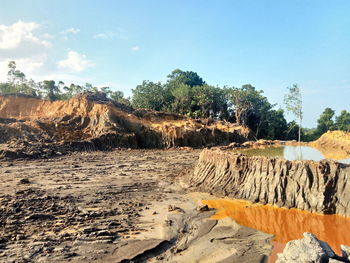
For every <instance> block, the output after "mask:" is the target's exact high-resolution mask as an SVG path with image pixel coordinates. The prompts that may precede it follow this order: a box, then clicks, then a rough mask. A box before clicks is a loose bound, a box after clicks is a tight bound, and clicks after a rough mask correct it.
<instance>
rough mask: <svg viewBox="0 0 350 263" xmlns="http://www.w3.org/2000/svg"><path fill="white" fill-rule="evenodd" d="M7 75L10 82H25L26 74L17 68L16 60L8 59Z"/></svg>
mask: <svg viewBox="0 0 350 263" xmlns="http://www.w3.org/2000/svg"><path fill="white" fill-rule="evenodd" d="M8 69H9V71H8V72H7V77H8V81H9V82H10V83H12V84H23V83H25V82H26V75H25V74H24V73H23V72H22V71H20V70H18V69H17V66H16V62H15V61H10V62H9V63H8Z"/></svg>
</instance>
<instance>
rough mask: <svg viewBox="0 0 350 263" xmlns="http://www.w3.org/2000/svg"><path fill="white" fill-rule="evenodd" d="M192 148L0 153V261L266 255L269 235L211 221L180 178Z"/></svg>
mask: <svg viewBox="0 0 350 263" xmlns="http://www.w3.org/2000/svg"><path fill="white" fill-rule="evenodd" d="M199 152H200V150H114V151H110V152H76V153H72V154H69V155H66V156H61V157H56V158H51V159H37V160H15V161H1V160H0V262H146V261H147V262H153V261H154V262H264V261H266V260H267V256H268V254H269V253H270V251H271V245H270V243H269V240H270V238H271V236H269V235H266V234H263V233H261V232H258V231H255V230H252V229H248V228H245V227H241V226H239V225H237V224H235V223H234V222H233V221H232V220H229V219H227V220H222V221H220V222H218V221H216V220H211V219H210V216H211V215H212V214H213V211H206V209H202V210H203V211H201V210H200V209H198V205H197V201H198V200H200V199H201V198H203V195H201V194H199V195H197V196H196V195H195V194H189V193H188V191H187V192H186V191H185V190H183V189H182V188H181V187H180V186H179V180H178V179H179V177H181V175H182V174H183V173H184V171H188V170H190V169H192V167H193V165H194V164H195V162H196V161H197V159H198V156H199ZM174 181H176V182H177V183H175V182H174ZM238 259H239V261H237V260H238ZM232 260H234V261H232Z"/></svg>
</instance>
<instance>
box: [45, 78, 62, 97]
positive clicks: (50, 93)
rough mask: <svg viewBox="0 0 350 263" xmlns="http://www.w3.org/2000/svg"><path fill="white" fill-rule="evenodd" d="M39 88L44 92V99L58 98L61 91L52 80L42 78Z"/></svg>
mask: <svg viewBox="0 0 350 263" xmlns="http://www.w3.org/2000/svg"><path fill="white" fill-rule="evenodd" d="M41 89H42V90H44V92H45V93H46V99H49V100H51V101H53V100H58V99H60V95H61V92H60V89H59V87H58V86H57V85H56V83H55V81H54V80H44V81H43V82H42V83H41Z"/></svg>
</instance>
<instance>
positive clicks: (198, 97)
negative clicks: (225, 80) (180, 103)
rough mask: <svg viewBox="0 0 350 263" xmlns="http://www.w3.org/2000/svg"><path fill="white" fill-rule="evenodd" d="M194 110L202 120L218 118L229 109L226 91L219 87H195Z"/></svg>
mask: <svg viewBox="0 0 350 263" xmlns="http://www.w3.org/2000/svg"><path fill="white" fill-rule="evenodd" d="M192 92H193V97H192V109H194V112H197V113H198V114H197V115H198V116H196V117H201V118H207V117H209V116H212V117H214V116H217V115H218V114H220V112H221V111H223V110H225V109H227V102H226V97H225V94H224V91H223V90H222V89H220V88H218V87H214V86H209V85H207V84H205V85H202V86H194V87H193V90H192Z"/></svg>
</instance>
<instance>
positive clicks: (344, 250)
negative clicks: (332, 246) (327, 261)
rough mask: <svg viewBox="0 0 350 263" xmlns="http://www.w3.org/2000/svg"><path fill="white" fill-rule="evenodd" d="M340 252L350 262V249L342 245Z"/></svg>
mask: <svg viewBox="0 0 350 263" xmlns="http://www.w3.org/2000/svg"><path fill="white" fill-rule="evenodd" d="M340 250H341V253H342V257H343V258H345V259H347V260H349V261H350V247H348V246H345V245H340Z"/></svg>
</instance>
